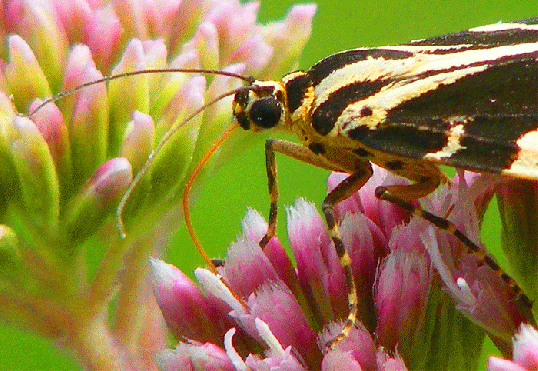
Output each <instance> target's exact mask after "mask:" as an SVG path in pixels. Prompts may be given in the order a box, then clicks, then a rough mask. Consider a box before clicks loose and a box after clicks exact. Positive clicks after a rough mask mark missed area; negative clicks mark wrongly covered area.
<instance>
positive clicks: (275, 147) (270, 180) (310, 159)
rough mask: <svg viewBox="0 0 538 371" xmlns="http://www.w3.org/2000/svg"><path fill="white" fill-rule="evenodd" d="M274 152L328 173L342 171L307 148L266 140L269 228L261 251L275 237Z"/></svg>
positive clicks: (276, 191) (275, 179) (276, 208)
mask: <svg viewBox="0 0 538 371" xmlns="http://www.w3.org/2000/svg"><path fill="white" fill-rule="evenodd" d="M275 152H279V153H282V154H284V155H286V156H288V157H291V158H294V159H296V160H298V161H301V162H305V163H308V164H311V165H313V166H316V167H319V168H322V169H327V170H330V171H342V170H341V169H340V168H338V167H336V166H333V165H331V164H330V163H329V162H327V161H325V160H323V158H322V157H320V156H318V155H316V154H314V153H313V152H312V151H311V150H310V149H308V148H307V147H305V146H303V145H301V144H297V143H294V142H289V141H286V140H280V139H268V140H267V141H266V142H265V169H266V171H267V187H268V190H269V198H270V201H271V206H270V207H269V226H268V228H267V232H266V234H265V236H264V237H263V238H262V240H261V241H260V247H261V248H262V249H263V248H265V246H266V245H267V244H268V243H269V241H270V240H271V238H273V237H274V236H275V231H276V223H277V211H278V184H277V173H276V161H275Z"/></svg>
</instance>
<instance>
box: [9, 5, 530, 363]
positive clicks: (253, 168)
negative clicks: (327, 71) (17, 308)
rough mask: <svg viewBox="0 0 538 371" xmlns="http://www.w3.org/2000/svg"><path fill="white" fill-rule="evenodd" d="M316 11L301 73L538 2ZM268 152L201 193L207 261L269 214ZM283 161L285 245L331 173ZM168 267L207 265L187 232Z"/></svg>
mask: <svg viewBox="0 0 538 371" xmlns="http://www.w3.org/2000/svg"><path fill="white" fill-rule="evenodd" d="M292 4H293V3H292V2H291V1H290V0H270V1H265V2H263V1H262V4H261V9H260V17H259V18H260V20H261V21H262V22H266V21H268V20H274V19H280V18H282V17H283V16H284V15H285V14H286V12H287V10H288V9H289V8H290V6H291V5H292ZM317 4H318V11H317V14H316V16H315V18H314V26H313V33H312V37H311V40H310V42H309V43H308V45H307V47H306V50H305V53H304V55H303V58H302V59H301V63H300V68H302V69H305V68H308V67H309V66H311V65H312V64H314V63H315V62H316V61H318V60H319V59H322V58H324V57H326V56H328V55H330V54H332V53H334V52H338V51H341V50H345V49H350V48H354V47H359V46H379V45H386V44H395V43H400V42H405V41H409V40H412V39H418V38H424V37H429V36H435V35H440V34H444V33H448V32H454V31H460V30H464V29H467V28H470V27H473V26H479V25H485V24H489V23H494V22H498V21H500V20H503V21H508V20H516V19H522V18H528V17H530V16H533V15H538V2H537V1H536V0H511V1H506V0H458V1H446V0H444V1H443V0H430V1H424V0H423V1H409V0H398V1H389V0H363V1H335V0H321V1H317ZM262 146H263V144H262V143H261V141H260V143H259V144H258V145H257V146H255V147H252V148H250V149H249V150H246V151H245V152H244V153H242V154H241V155H239V156H237V157H236V158H234V159H233V160H232V161H231V162H229V163H227V164H226V165H225V166H223V167H222V168H221V169H219V170H218V171H216V172H215V173H214V174H212V175H211V176H209V177H208V178H206V179H205V180H204V182H203V184H202V185H201V187H200V188H199V190H198V192H197V197H196V199H195V203H194V206H193V209H192V213H193V222H194V225H195V227H196V228H197V232H198V235H199V238H200V240H201V242H202V244H203V246H204V247H205V249H206V250H207V252H208V255H209V256H212V257H224V256H225V253H226V249H227V246H228V245H229V244H230V242H232V241H233V240H234V239H235V237H236V236H237V235H238V234H239V233H240V222H241V218H242V217H243V216H244V213H245V211H246V208H247V207H253V208H256V209H258V210H260V211H261V212H262V213H263V214H264V215H267V211H268V205H269V201H268V196H267V190H266V179H265V169H264V165H263V161H264V159H263V147H262ZM277 162H278V166H279V167H278V169H279V177H278V180H279V187H280V194H281V201H280V205H281V207H280V210H279V212H280V219H279V222H280V224H279V230H278V234H279V236H280V238H281V240H283V241H284V242H285V241H286V237H285V236H286V229H285V218H284V217H283V216H284V215H285V209H284V208H283V205H286V204H287V205H289V204H292V203H293V202H294V201H295V199H296V198H297V197H305V198H307V199H308V200H310V201H313V202H315V203H316V204H317V205H319V204H320V203H321V201H322V200H323V197H324V195H325V191H326V185H325V181H326V178H327V175H328V172H326V171H323V170H319V169H314V168H312V167H311V166H308V165H304V164H301V163H297V162H296V161H291V160H289V159H285V158H282V156H279V157H278V158H277ZM490 213H491V214H495V212H494V211H491V212H490ZM493 218H494V217H493ZM485 230H487V231H488V233H484V234H483V236H482V237H483V240H484V243H485V244H486V245H487V246H488V248H490V249H492V248H495V247H498V246H497V245H498V241H499V238H498V236H499V234H498V233H499V229H498V226H497V225H496V223H495V222H494V221H493V222H491V221H488V226H487V227H486V228H485ZM166 260H167V261H168V262H171V263H173V264H175V265H177V266H178V267H180V268H181V269H182V270H184V271H185V272H192V270H193V269H194V268H195V267H196V266H199V265H202V264H203V262H202V260H201V258H200V257H199V256H198V255H196V253H195V252H194V247H193V245H192V243H191V242H190V240H189V238H188V236H187V234H186V232H185V230H184V228H181V230H180V231H179V232H178V234H177V236H175V237H174V239H173V241H172V242H171V246H170V247H169V249H168V251H167V255H166ZM500 260H501V262H502V259H500ZM0 344H1V346H0V370H37V369H40V370H78V369H80V366H78V365H77V363H76V362H75V361H74V359H73V358H72V357H71V356H70V355H69V354H67V353H66V352H65V351H63V350H61V349H58V348H56V347H55V346H54V344H52V343H51V342H49V341H47V340H43V339H40V338H37V337H35V336H33V335H31V334H27V333H23V332H20V331H18V330H14V329H12V328H7V327H1V328H0ZM487 352H488V353H491V351H489V350H488V351H487ZM484 364H485V361H484Z"/></svg>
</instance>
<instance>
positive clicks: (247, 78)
mask: <svg viewBox="0 0 538 371" xmlns="http://www.w3.org/2000/svg"><path fill="white" fill-rule="evenodd" d="M158 73H196V74H205V75H221V76H228V77H235V78H237V79H240V80H243V81H245V82H247V83H248V84H249V85H250V84H252V82H253V81H254V78H253V77H252V76H243V75H239V74H237V73H233V72H227V71H218V70H206V69H196V68H157V69H147V70H138V71H130V72H123V73H119V74H117V75H110V76H104V77H103V78H101V79H98V80H93V81H89V82H86V83H84V84H81V85H78V86H77V87H74V88H73V89H69V90H66V91H63V92H61V93H58V94H56V95H54V96H52V97H50V98H47V99H45V100H44V101H43V102H41V104H39V105H38V106H37V107H35V108H34V109H33V110H32V111H30V112H29V113H28V114H26V115H24V114H23V115H22V116H25V117H30V116H32V115H34V114H35V113H36V112H37V111H39V110H40V109H41V108H43V107H44V106H46V105H47V104H49V103H53V102H56V101H59V100H60V99H63V98H65V97H67V96H69V95H72V94H74V93H76V92H77V91H79V90H82V89H84V88H87V87H88V86H92V85H96V84H100V83H103V82H109V81H113V80H116V79H120V78H124V77H132V76H136V75H144V74H158Z"/></svg>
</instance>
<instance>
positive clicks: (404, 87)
mask: <svg viewBox="0 0 538 371" xmlns="http://www.w3.org/2000/svg"><path fill="white" fill-rule="evenodd" d="M162 72H191V73H211V74H223V75H227V76H233V77H237V78H240V79H243V80H244V81H245V82H246V85H245V86H243V87H242V88H239V89H236V90H233V91H230V92H228V93H226V94H223V95H222V96H220V97H217V98H216V99H215V100H214V101H212V102H209V103H207V104H206V105H204V106H203V107H202V108H200V109H199V110H198V111H196V112H195V113H194V114H193V115H191V116H190V117H189V118H187V119H186V120H189V119H191V118H192V117H194V115H196V114H198V113H200V112H201V111H202V110H203V109H205V108H206V107H207V106H208V105H210V104H213V103H215V102H216V101H218V100H220V99H222V98H223V97H225V96H230V95H234V99H233V105H232V111H233V116H234V118H235V120H234V121H235V122H234V124H233V125H232V126H231V127H230V128H229V129H228V130H227V131H226V132H225V133H224V134H222V135H221V137H220V138H219V139H218V140H217V141H216V142H215V143H214V144H213V145H212V146H211V148H210V149H209V150H208V151H207V152H206V154H205V155H204V156H203V158H202V159H201V161H200V163H199V164H198V165H197V166H196V167H195V169H194V170H193V172H192V174H191V176H190V178H189V180H188V181H187V184H186V187H185V191H184V194H183V209H184V215H185V221H186V224H187V228H188V230H189V233H190V234H191V237H192V239H193V241H194V243H195V245H196V247H197V249H198V250H199V252H200V254H201V255H202V257H203V258H204V260H205V261H206V263H207V264H208V266H209V267H210V269H211V270H213V271H214V272H215V273H216V272H217V271H216V268H215V265H214V264H213V262H212V261H211V259H210V258H209V257H208V256H207V255H206V254H205V252H204V250H203V248H202V247H201V245H200V243H199V242H198V239H197V238H196V235H195V233H194V228H193V227H192V223H191V221H190V215H189V194H190V190H191V188H192V185H193V183H194V180H195V178H196V176H197V175H198V173H199V171H200V169H201V168H202V167H203V166H204V164H205V163H206V162H207V160H208V159H209V158H210V156H211V155H212V154H213V152H214V151H215V150H216V149H217V148H218V147H219V146H220V145H221V144H222V142H224V141H225V140H226V139H227V138H228V137H229V136H230V135H232V134H233V132H234V131H235V130H237V129H238V128H239V127H240V128H242V129H244V130H250V131H252V132H261V131H266V130H281V131H287V132H292V133H294V134H295V135H296V136H297V138H298V143H295V142H289V141H284V140H279V139H270V140H267V142H266V145H265V156H266V170H267V177H268V188H269V195H270V200H271V204H270V211H269V223H268V224H269V226H268V230H267V233H266V235H265V237H264V238H263V239H262V240H261V242H260V246H261V247H262V248H263V247H265V246H266V245H267V243H268V242H269V240H270V239H271V238H272V237H273V236H274V235H275V227H276V222H277V201H278V188H277V177H276V164H275V153H276V152H278V153H282V154H284V155H286V156H289V157H291V158H294V159H296V160H298V161H302V162H306V163H309V164H311V165H313V166H317V167H320V168H323V169H327V170H331V171H338V172H343V173H347V174H349V175H348V177H347V178H346V179H345V180H344V181H342V182H341V183H340V184H339V185H338V186H337V187H336V188H335V189H334V190H332V191H331V192H330V193H329V194H328V195H327V197H326V198H325V200H324V201H323V204H322V211H323V214H324V216H325V219H326V222H327V227H328V231H329V234H330V236H331V238H332V240H333V242H334V245H335V249H336V252H337V254H338V257H339V259H340V263H341V265H342V267H343V269H344V272H345V276H346V282H347V285H348V302H349V316H348V318H347V320H346V323H345V325H344V328H343V330H342V332H341V334H340V335H339V336H338V338H336V339H335V340H334V341H332V342H331V344H329V345H330V346H331V345H334V344H336V343H337V342H338V341H339V340H341V339H343V338H345V337H346V336H347V334H348V333H349V331H350V330H351V329H352V327H353V326H354V324H355V323H356V320H357V318H356V317H357V294H356V291H355V284H354V281H353V278H352V272H351V267H350V264H351V259H350V257H349V256H348V254H347V252H346V249H345V246H344V244H343V242H342V239H341V237H340V233H339V230H338V225H337V223H336V221H335V217H334V212H333V208H334V206H335V205H336V204H338V203H339V202H340V201H342V200H344V199H346V198H347V197H349V196H351V195H352V194H353V193H354V192H355V191H357V190H358V189H360V188H361V187H362V186H363V185H364V184H365V183H366V181H367V180H368V179H369V178H370V176H371V175H372V167H371V164H372V163H373V164H376V165H378V166H381V167H383V168H385V169H387V170H389V171H390V172H392V173H394V174H396V175H399V176H401V177H404V178H406V179H408V180H409V181H411V183H410V184H409V185H394V186H387V187H379V188H378V189H377V190H376V196H377V197H378V198H380V199H383V200H387V201H390V202H392V203H395V204H396V205H398V206H400V207H402V208H404V209H406V210H408V211H409V212H410V213H412V214H415V215H417V216H420V217H422V218H424V219H426V220H428V221H430V222H431V223H433V224H434V225H435V226H437V227H438V228H440V229H443V230H445V231H447V232H449V233H452V234H453V235H455V236H456V237H457V238H458V239H459V240H460V241H461V242H462V243H463V244H464V245H465V246H467V248H468V250H469V252H471V253H473V254H475V255H476V256H477V257H478V258H479V259H480V260H481V261H482V262H483V263H484V264H487V265H488V266H489V267H490V268H491V269H492V270H494V271H495V272H496V273H497V274H498V275H499V276H500V277H501V278H502V279H503V281H505V282H506V284H507V285H508V286H509V287H510V288H511V289H512V291H513V292H514V295H515V296H516V297H517V301H518V302H519V303H520V306H521V307H522V308H523V311H526V312H527V313H528V314H527V315H526V317H528V318H527V319H528V321H529V322H532V323H534V319H533V317H532V313H531V312H530V308H531V306H532V302H531V300H530V299H529V298H528V297H527V296H526V295H525V294H524V293H523V292H522V290H521V289H520V288H519V286H518V285H517V283H516V282H515V281H514V280H513V279H512V278H511V277H510V276H508V275H507V274H506V273H505V272H504V271H503V270H502V269H501V268H500V267H499V266H498V265H497V264H496V263H495V261H494V260H493V258H491V257H490V256H488V255H485V254H484V253H483V251H482V250H481V249H480V248H479V247H478V246H477V245H476V244H475V243H474V242H473V241H471V240H470V239H469V238H467V237H466V236H465V235H464V234H463V233H462V232H461V231H459V230H458V229H457V228H456V227H455V226H454V225H453V224H452V223H451V222H450V221H448V220H446V219H445V218H441V217H439V216H436V215H433V214H431V213H429V212H427V211H425V210H423V209H421V208H420V207H417V206H415V204H413V203H411V202H410V201H413V200H418V199H420V198H421V197H424V196H427V195H428V194H430V193H431V192H433V191H434V190H435V189H436V188H437V187H438V186H439V185H440V184H441V183H442V182H444V181H445V180H446V176H445V175H444V173H443V172H441V171H440V170H439V168H438V166H439V165H448V166H452V167H455V168H459V169H465V170H470V171H474V172H487V173H495V174H500V175H504V176H508V177H515V178H524V179H532V180H538V17H534V18H530V19H527V20H521V21H516V22H511V23H497V24H492V25H488V26H482V27H476V28H473V29H470V30H467V31H463V32H459V33H453V34H447V35H443V36H438V37H433V38H428V39H423V40H415V41H412V42H409V43H406V44H401V45H395V46H385V47H377V48H359V49H353V50H347V51H343V52H340V53H337V54H334V55H331V56H329V57H327V58H325V59H323V60H321V61H319V62H318V63H316V64H315V65H314V66H312V67H311V68H310V69H308V70H306V71H295V72H292V73H289V74H287V75H285V76H284V77H283V78H282V79H281V80H280V81H262V80H255V79H253V78H250V77H244V76H239V75H234V74H230V73H227V72H222V71H208V70H177V69H176V70H144V71H134V72H130V73H125V74H120V75H115V76H108V77H105V78H104V79H102V80H99V81H94V82H91V83H88V84H85V85H82V86H79V87H77V88H76V89H75V90H78V89H81V88H84V87H85V86H87V85H91V84H94V83H98V82H103V81H110V80H112V79H116V78H121V77H125V76H131V75H135V74H141V73H162ZM70 93H72V91H68V92H65V93H62V94H60V95H58V96H56V97H55V98H54V99H53V100H57V99H59V98H61V97H62V96H64V95H67V94H70ZM48 102H50V100H48V101H45V102H44V103H43V105H44V104H47V103H48ZM37 109H39V107H38V108H37ZM37 109H36V110H37ZM34 112H35V110H34ZM173 134H174V132H173V131H171V132H169V133H168V134H167V135H166V136H165V137H164V139H163V140H162V141H161V142H160V143H159V145H158V147H157V148H156V150H155V151H154V153H153V154H152V155H151V156H150V158H149V159H148V161H147V163H146V165H145V166H144V167H143V168H142V170H141V171H140V172H139V174H137V176H136V177H135V179H134V180H133V182H132V184H131V186H130V187H129V189H128V190H127V191H126V193H125V195H124V197H123V199H122V200H121V202H120V206H119V207H118V210H117V219H118V227H119V229H120V231H121V232H122V233H123V223H122V220H121V214H122V211H123V208H124V206H125V203H126V201H127V199H128V198H129V195H130V194H131V192H132V190H133V189H134V187H135V186H136V184H137V183H138V181H139V180H140V178H141V177H142V176H143V175H144V173H145V171H146V170H147V168H148V167H149V166H150V165H151V163H152V161H153V158H154V157H155V154H156V153H157V152H158V151H159V150H160V148H162V147H163V146H164V145H165V144H166V142H167V141H168V140H169V139H170V137H171V136H172V135H173Z"/></svg>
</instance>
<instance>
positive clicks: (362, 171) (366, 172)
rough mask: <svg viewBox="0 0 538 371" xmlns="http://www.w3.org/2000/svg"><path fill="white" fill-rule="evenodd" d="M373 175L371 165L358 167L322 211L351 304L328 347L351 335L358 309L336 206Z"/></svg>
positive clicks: (331, 194)
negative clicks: (335, 215)
mask: <svg viewBox="0 0 538 371" xmlns="http://www.w3.org/2000/svg"><path fill="white" fill-rule="evenodd" d="M371 176H372V169H371V168H370V166H369V165H367V166H364V167H361V168H359V169H357V170H356V171H355V172H354V173H353V174H351V175H350V176H348V177H347V178H346V179H344V180H343V181H342V182H341V183H340V184H338V186H336V188H334V189H333V190H332V191H331V192H330V193H329V194H328V195H327V197H326V198H325V200H324V201H323V205H322V211H323V214H324V215H325V220H326V221H327V228H328V230H329V234H330V236H331V238H332V240H333V242H334V247H335V249H336V253H337V254H338V259H339V261H340V265H341V266H342V268H343V269H344V274H345V276H346V284H347V298H348V305H349V314H348V316H347V319H346V322H345V324H344V327H343V328H342V332H341V333H340V334H339V335H338V336H337V337H336V338H334V339H332V340H331V341H330V342H329V343H328V344H327V347H328V348H333V347H334V346H335V345H336V344H338V343H339V342H340V341H341V340H342V339H345V338H346V337H347V336H348V335H349V333H350V331H351V329H352V328H353V326H354V325H355V323H356V322H357V310H358V297H357V289H356V287H355V280H354V278H353V272H352V270H351V258H350V257H349V254H348V252H347V250H346V248H345V246H344V242H343V241H342V237H341V235H340V230H339V228H338V225H337V224H336V220H335V218H334V206H335V205H336V204H338V203H339V202H340V201H342V200H345V199H346V198H348V197H349V196H351V195H352V194H353V193H354V192H356V191H357V190H359V189H360V188H361V187H362V186H363V185H364V183H366V181H367V180H368V179H369V178H370V177H371Z"/></svg>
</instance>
